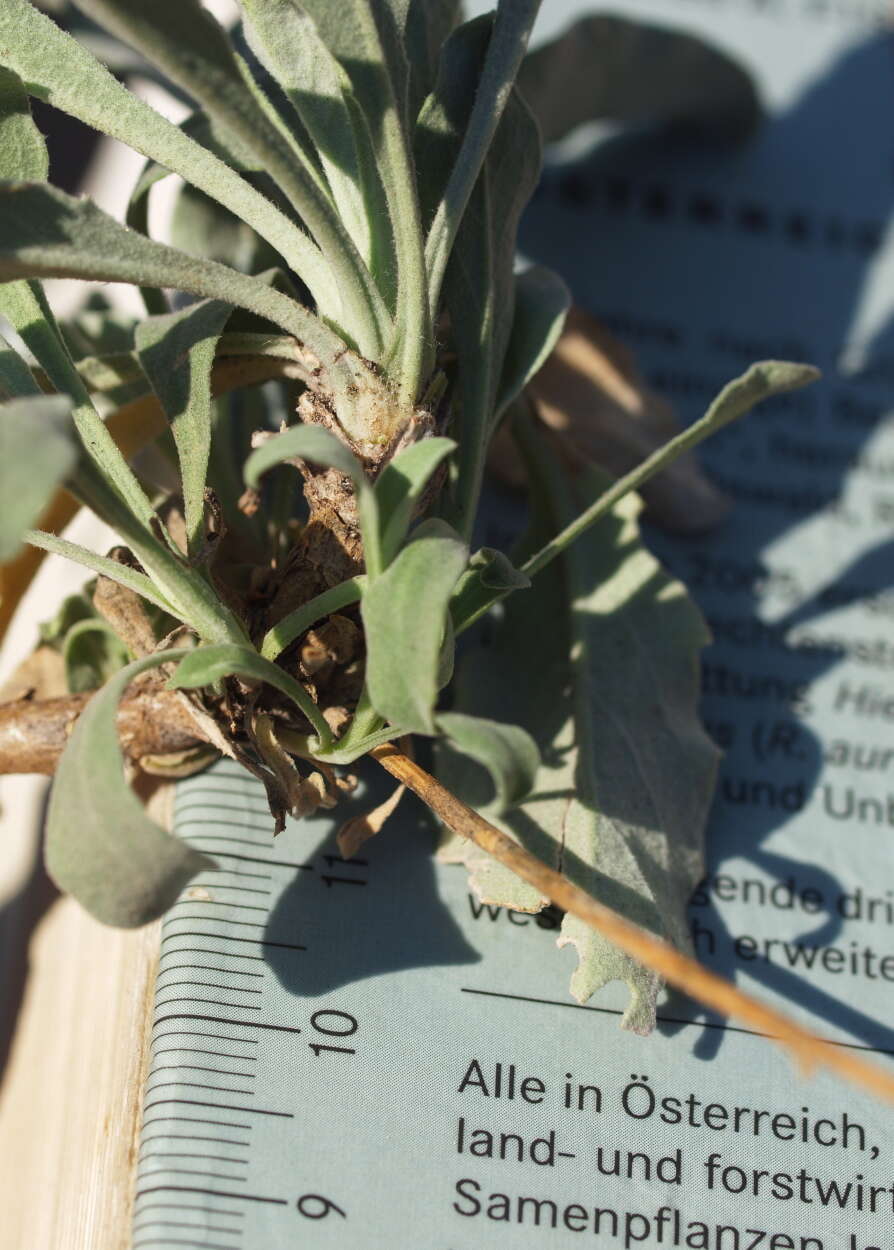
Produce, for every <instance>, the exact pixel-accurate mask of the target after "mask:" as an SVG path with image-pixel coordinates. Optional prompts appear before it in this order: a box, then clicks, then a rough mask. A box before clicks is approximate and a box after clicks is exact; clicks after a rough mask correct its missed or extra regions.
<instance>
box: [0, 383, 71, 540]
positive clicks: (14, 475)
mask: <svg viewBox="0 0 894 1250" xmlns="http://www.w3.org/2000/svg"><path fill="white" fill-rule="evenodd" d="M77 458H78V450H77V443H76V440H75V437H74V429H73V427H72V424H71V401H70V400H69V399H68V397H67V396H65V395H35V396H33V397H29V398H26V399H14V400H12V401H11V402H10V403H6V404H3V405H0V499H2V500H3V507H2V508H0V561H5V560H9V559H10V558H11V557H12V556H14V555H15V553H16V552H17V551H18V550H19V548H20V546H21V545H22V537H23V534H24V532H25V530H27V529H28V527H29V526H31V525H33V524H34V522H35V521H36V520H37V518H38V517H39V516H40V515H41V513H42V512H43V511H44V509H45V507H46V506H47V504H48V503H49V501H50V499H51V498H52V497H53V494H54V493H55V490H56V487H57V486H58V485H59V483H60V482H63V481H64V480H65V478H66V477H67V476H68V474H69V473H70V472H71V471H72V469H73V468H74V466H75V464H76V463H77Z"/></svg>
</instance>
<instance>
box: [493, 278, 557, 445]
mask: <svg viewBox="0 0 894 1250" xmlns="http://www.w3.org/2000/svg"><path fill="white" fill-rule="evenodd" d="M570 306H571V292H570V291H569V290H568V287H567V286H566V285H565V283H564V282H563V281H562V279H561V278H560V277H559V275H558V274H557V273H554V272H553V271H552V269H546V268H544V266H543V265H531V267H530V268H529V269H526V270H524V272H523V273H520V274H518V275H517V276H516V279H515V303H514V307H513V314H512V329H511V330H510V331H509V341H508V343H507V344H506V355H505V357H504V358H503V367H502V371H501V373H500V382H499V386H498V388H497V399H496V404H495V405H494V414H493V419H494V421H497V420H498V419H499V417H500V416H501V415H502V413H503V412H505V411H506V409H507V408H508V406H509V405H510V404H511V403H512V401H513V400H514V399H515V398H516V396H517V395H519V394H520V393H521V392H522V391H523V390H524V388H525V387H526V386H527V385H528V383H529V382H530V380H531V378H533V377H534V375H535V374H536V373H537V371H538V369H539V368H540V366H541V365H542V364H543V363H544V362H545V360H546V358H547V357H548V356H549V354H550V352H551V351H552V350H553V348H554V347H555V345H556V343H557V342H558V341H559V335H560V334H561V333H562V327H563V326H564V324H565V314H566V313H567V312H568V309H569V308H570Z"/></svg>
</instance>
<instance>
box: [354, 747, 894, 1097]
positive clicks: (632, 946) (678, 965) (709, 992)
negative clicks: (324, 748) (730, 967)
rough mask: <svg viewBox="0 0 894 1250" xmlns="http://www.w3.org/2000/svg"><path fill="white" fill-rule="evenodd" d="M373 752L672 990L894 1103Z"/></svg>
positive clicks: (840, 1058) (412, 772) (859, 1069)
mask: <svg viewBox="0 0 894 1250" xmlns="http://www.w3.org/2000/svg"><path fill="white" fill-rule="evenodd" d="M370 754H371V755H372V756H373V757H374V758H375V759H376V760H378V762H379V763H380V764H381V765H382V767H383V768H384V769H386V771H387V772H389V773H391V775H392V776H393V777H396V778H397V779H398V780H399V781H402V782H403V783H404V784H405V785H406V786H408V787H409V789H411V790H412V791H413V792H414V793H415V794H417V795H418V796H419V797H420V798H421V799H422V801H423V802H424V803H426V804H427V806H428V807H430V808H431V810H432V811H433V812H434V813H435V815H436V816H438V817H439V818H440V819H441V820H442V821H443V822H444V824H445V825H446V826H447V827H448V828H449V829H451V830H452V831H453V832H454V833H458V834H459V835H460V837H463V838H468V839H469V840H470V841H471V842H474V843H475V845H476V846H480V847H481V849H482V850H483V851H486V852H487V853H488V854H489V855H492V856H493V858H494V859H496V860H499V862H500V863H501V864H505V865H506V867H507V868H509V869H511V871H512V872H514V873H515V874H516V875H517V876H519V877H521V878H522V880H524V881H527V882H529V883H530V884H531V885H533V886H534V887H535V889H537V890H539V891H540V892H541V894H543V895H545V896H546V897H547V898H549V899H551V900H552V902H553V903H555V904H556V906H557V907H560V908H562V910H563V911H566V912H570V913H571V915H572V916H576V917H577V918H578V919H579V920H582V921H583V922H584V924H587V925H589V926H590V927H591V928H592V929H595V930H596V932H597V933H601V934H602V935H603V937H606V938H608V940H609V941H610V942H612V943H613V944H614V945H615V946H617V947H619V948H620V949H621V950H623V951H625V952H626V953H627V954H628V955H632V956H633V958H634V959H637V960H638V961H639V962H640V963H641V964H645V966H646V967H647V968H651V969H652V970H653V971H655V972H657V973H659V974H660V975H661V976H662V977H664V979H665V980H666V981H667V982H668V983H669V984H671V985H674V986H676V987H677V988H678V989H680V990H683V992H684V993H686V994H688V995H689V996H690V997H692V998H696V999H698V1001H699V1002H701V1003H703V1004H704V1005H705V1006H706V1007H709V1008H711V1010H713V1011H718V1012H720V1013H721V1014H722V1015H724V1016H734V1017H737V1018H738V1019H739V1020H742V1021H744V1023H746V1024H747V1025H748V1026H749V1027H750V1028H752V1029H754V1030H755V1031H756V1032H758V1033H761V1034H763V1035H764V1036H766V1037H769V1038H771V1039H772V1040H773V1041H776V1042H779V1043H780V1044H781V1045H782V1046H783V1047H787V1048H788V1049H789V1050H790V1051H791V1052H792V1053H793V1054H794V1057H795V1059H796V1060H797V1062H798V1064H799V1066H800V1067H801V1068H803V1069H805V1070H808V1071H809V1070H811V1069H813V1068H815V1067H826V1068H829V1069H831V1070H832V1071H833V1072H836V1073H838V1075H840V1076H842V1077H845V1078H846V1079H847V1080H850V1081H853V1082H854V1083H855V1084H858V1085H863V1086H865V1087H866V1088H867V1089H870V1090H872V1091H873V1093H875V1094H880V1095H881V1096H882V1097H884V1098H887V1099H890V1100H891V1101H894V1077H892V1076H891V1075H889V1073H887V1072H885V1071H884V1070H883V1069H882V1068H880V1067H876V1066H875V1065H874V1064H870V1063H867V1062H866V1061H865V1060H863V1059H861V1058H859V1057H858V1056H857V1055H855V1054H853V1053H852V1052H851V1051H849V1050H847V1049H844V1048H842V1047H839V1046H836V1045H834V1044H833V1043H831V1042H826V1041H823V1040H822V1039H821V1038H818V1037H814V1036H813V1035H812V1034H811V1033H808V1032H807V1031H806V1030H805V1029H802V1028H801V1027H800V1026H799V1025H798V1024H796V1023H795V1022H794V1021H793V1020H791V1019H790V1018H789V1017H788V1016H786V1015H784V1014H783V1013H782V1012H780V1011H776V1010H775V1009H774V1008H773V1007H768V1006H766V1005H765V1004H763V1003H761V1002H759V1001H758V1000H757V999H755V998H752V997H751V996H750V995H748V994H744V993H743V992H742V991H741V990H738V989H736V987H735V986H734V985H732V984H731V982H729V981H726V980H724V978H723V977H719V976H717V975H716V974H715V973H713V972H709V971H708V969H707V968H703V967H702V966H701V964H698V963H696V961H695V960H694V959H690V958H689V957H688V956H686V955H683V954H681V953H680V952H679V951H678V950H676V949H675V948H674V947H673V946H671V945H670V944H669V943H667V942H663V941H661V940H660V939H659V938H656V937H653V936H652V934H650V933H647V932H646V930H645V929H641V928H640V927H639V926H638V925H635V924H631V923H630V921H629V920H625V919H624V918H623V916H619V915H618V913H617V912H614V911H612V910H611V909H610V908H608V907H605V906H603V904H602V903H598V902H597V901H596V900H595V899H594V898H592V897H591V896H590V895H589V894H587V893H586V892H585V891H584V890H581V889H580V888H579V887H578V886H576V885H574V883H573V882H571V881H569V880H568V878H567V877H565V876H563V875H562V873H560V872H556V871H555V870H554V869H552V868H549V867H547V865H546V864H544V863H541V861H540V860H539V859H536V858H535V857H534V856H533V855H531V854H530V853H529V852H528V851H526V850H525V849H524V847H522V846H519V844H518V843H517V842H515V841H514V840H513V839H512V838H510V837H508V836H507V835H506V834H505V833H503V832H501V830H499V829H497V828H496V827H495V826H494V825H492V824H490V822H489V821H487V820H485V819H484V817H483V816H479V815H478V813H477V812H474V811H473V810H472V809H471V808H470V807H467V806H466V804H465V803H462V802H461V801H460V800H459V799H457V798H456V797H455V796H454V795H453V794H451V793H450V791H449V790H445V789H444V787H443V786H442V785H441V784H440V783H439V782H438V781H436V780H435V778H434V777H432V776H430V775H429V774H428V773H427V772H425V771H424V770H423V769H422V768H420V767H419V765H418V764H416V763H414V762H413V761H412V760H411V759H409V758H408V757H407V756H406V755H404V754H403V753H402V752H400V751H399V750H398V749H397V748H396V747H394V746H391V744H390V743H389V744H386V745H385V746H381V747H375V748H374V749H373V750H372V751H371V752H370Z"/></svg>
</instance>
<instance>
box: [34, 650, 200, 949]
mask: <svg viewBox="0 0 894 1250" xmlns="http://www.w3.org/2000/svg"><path fill="white" fill-rule="evenodd" d="M182 655H183V652H182V651H163V652H160V653H159V654H157V655H153V656H149V657H147V658H146V659H143V660H137V661H136V662H135V663H133V664H130V665H128V666H127V668H125V669H122V671H121V672H120V673H118V674H117V675H116V676H115V677H113V678H112V680H111V681H110V682H109V683H108V684H107V685H106V686H104V687H103V689H102V690H101V691H99V693H98V694H96V695H94V697H93V698H92V699H91V700H90V702H89V704H88V705H87V707H86V709H85V710H84V712H82V714H81V715H80V717H79V718H78V721H77V724H76V725H75V727H74V731H73V733H72V735H71V738H70V739H69V741H68V744H67V746H66V748H65V750H64V751H63V753H62V758H61V760H60V761H59V766H58V768H57V770H56V778H55V781H54V783H53V789H52V793H51V795H50V806H49V813H48V816H47V842H46V860H47V871H48V872H49V874H50V876H51V877H52V878H53V880H54V881H55V882H56V884H57V885H58V886H59V887H60V889H63V890H66V891H68V893H70V894H73V895H74V896H75V898H76V899H77V900H78V901H79V902H80V903H81V904H82V906H83V907H85V908H86V909H87V911H89V912H90V914H91V915H92V916H95V917H96V919H97V920H100V921H102V923H103V924H110V925H117V926H119V927H121V928H125V929H132V928H136V927H137V926H138V925H143V924H147V923H148V922H149V921H150V920H154V919H156V917H158V916H161V915H162V914H163V913H164V912H165V911H167V909H168V908H169V907H170V906H171V904H172V903H174V902H175V900H176V899H177V896H178V895H179V894H180V891H181V890H182V889H183V887H184V886H185V885H186V884H187V883H188V882H189V881H190V879H191V878H192V877H194V876H195V875H196V873H198V872H201V871H202V870H203V869H207V868H213V867H214V866H215V864H214V860H212V859H209V858H208V857H207V856H205V855H201V854H199V853H198V852H197V851H195V850H193V849H192V848H191V847H189V846H187V845H186V844H185V843H184V842H181V841H180V839H179V838H175V837H171V835H170V834H167V833H165V832H164V830H163V829H161V828H160V827H159V826H158V825H156V824H155V823H154V821H152V820H150V819H149V818H148V817H147V816H146V814H145V812H144V811H143V807H142V805H141V803H140V802H139V800H138V799H137V797H136V795H135V794H134V793H133V792H132V791H131V789H130V787H129V786H128V785H127V783H126V781H125V780H124V761H123V758H122V755H121V748H120V747H119V745H118V735H117V732H116V728H115V717H116V714H117V711H118V702H119V700H120V698H121V696H122V695H123V693H124V691H125V689H126V688H127V686H128V685H129V684H130V682H132V681H133V679H134V678H135V677H138V676H139V674H140V673H143V672H145V671H146V670H147V669H149V668H154V667H156V666H157V665H159V664H164V663H167V662H171V661H174V660H177V659H179V658H180V657H181V656H182Z"/></svg>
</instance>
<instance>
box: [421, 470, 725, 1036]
mask: <svg viewBox="0 0 894 1250" xmlns="http://www.w3.org/2000/svg"><path fill="white" fill-rule="evenodd" d="M603 485H604V483H602V482H601V481H594V480H590V481H589V482H588V483H587V489H588V493H593V492H595V491H597V490H599V489H600V488H601V487H602V486H603ZM571 489H572V488H571V486H570V484H566V486H565V488H564V490H567V491H568V492H570V491H571ZM566 506H567V501H566ZM638 509H639V501H638V500H637V499H636V498H635V497H633V496H628V497H626V498H625V499H624V500H622V501H621V502H620V503H619V504H618V505H616V507H615V509H614V510H613V511H612V512H611V513H610V514H609V515H607V516H605V517H603V519H602V520H601V521H600V522H599V523H598V524H597V525H596V526H595V527H594V528H593V529H592V530H590V531H589V532H588V533H587V534H586V535H585V536H584V538H583V539H582V540H581V541H580V542H578V543H577V544H576V545H575V546H574V547H572V548H571V549H570V551H569V552H568V553H567V554H566V556H565V557H564V560H563V566H564V567H562V566H560V565H559V564H558V562H557V563H555V564H553V565H552V566H550V567H549V568H547V569H545V570H544V572H543V573H541V574H540V575H539V576H538V578H537V580H536V581H535V583H534V587H533V589H532V590H531V591H529V592H528V593H527V594H526V595H525V596H523V598H522V599H520V600H518V601H516V600H514V599H510V601H509V602H508V604H507V607H506V611H505V617H504V619H503V621H502V622H501V624H500V626H499V628H498V630H497V632H496V634H495V636H494V637H493V638H492V639H491V641H490V645H488V646H487V647H481V648H479V649H478V650H477V651H475V652H472V653H471V654H470V655H468V656H467V657H466V659H465V660H464V662H463V664H462V666H461V670H460V675H459V678H458V695H457V700H456V706H457V707H458V708H460V709H461V710H462V711H467V712H470V713H473V714H475V715H483V716H487V715H488V714H493V713H498V714H499V715H500V716H501V718H503V719H510V720H512V721H513V722H516V723H518V724H521V725H523V726H525V727H526V728H528V729H529V730H530V732H531V733H532V735H533V736H534V737H535V739H536V740H537V742H538V745H539V747H540V750H541V755H542V759H543V763H542V764H541V767H540V769H539V771H538V774H537V778H536V782H535V784H534V787H533V789H532V793H531V795H530V796H529V797H528V799H526V800H525V802H524V803H522V804H521V805H520V806H519V807H517V808H515V809H514V810H512V811H511V812H509V813H507V814H506V815H505V816H504V817H502V818H500V817H499V816H497V817H496V823H497V824H499V825H500V827H501V828H503V829H505V830H506V832H508V833H510V834H511V835H513V836H514V837H516V838H517V839H518V840H519V841H520V842H521V843H522V844H523V845H525V846H526V847H527V848H528V850H530V851H532V852H533V853H534V854H535V855H538V856H539V857H540V858H541V859H544V860H545V861H546V862H547V863H549V864H551V865H552V866H554V867H561V869H562V871H564V872H565V873H566V874H567V875H568V876H569V877H570V878H571V879H572V880H573V881H574V882H575V883H576V884H577V885H579V886H581V887H582V888H584V889H586V890H588V891H589V892H590V893H592V894H593V895H594V896H595V897H596V898H598V899H599V900H600V901H601V902H603V903H605V904H606V905H607V906H609V907H612V908H614V909H615V910H617V911H619V912H620V913H621V914H622V915H624V916H626V917H627V918H628V919H630V920H632V921H634V922H636V923H638V924H641V925H643V926H644V927H646V928H647V929H649V930H651V931H652V932H653V933H656V934H657V935H659V936H661V937H664V938H667V939H668V940H670V941H671V942H673V943H674V944H675V945H677V946H679V947H681V948H682V949H684V950H686V949H688V945H689V938H688V930H687V926H686V914H685V909H686V905H687V902H688V899H689V896H690V894H691V892H692V890H693V888H694V887H695V885H696V883H697V881H698V880H699V878H700V876H701V873H702V836H703V829H704V824H705V821H706V818H707V814H708V810H709V806H710V801H711V797H712V793H713V785H714V776H715V770H716V764H717V751H716V749H715V747H714V746H713V744H712V743H711V741H710V739H709V738H708V737H707V735H706V734H705V732H704V730H703V729H702V726H701V723H700V721H699V718H698V711H697V702H698V693H699V681H698V667H697V661H698V654H699V651H700V649H701V648H702V647H703V646H704V645H705V644H706V643H707V642H708V640H709V636H708V633H707V630H706V628H705V625H704V622H703V621H702V618H701V616H700V614H699V612H698V610H697V609H696V608H695V606H694V605H693V603H692V601H691V600H690V599H689V597H688V595H687V593H686V591H685V590H684V588H683V586H682V585H681V584H680V583H679V582H676V581H674V580H673V579H671V578H670V577H668V576H667V574H666V573H664V572H663V570H662V569H661V568H660V566H659V565H658V563H657V562H656V561H655V560H654V558H653V557H652V556H651V555H650V554H649V552H648V551H647V550H646V548H645V547H644V546H643V544H642V542H641V540H640V537H639V530H638V524H637V519H636V517H637V512H638ZM521 665H523V666H524V667H525V670H526V680H525V682H519V681H518V672H519V667H520V666H521ZM442 776H443V778H444V780H445V783H446V784H447V785H448V786H451V788H453V789H454V791H455V792H458V793H459V794H460V796H461V797H463V798H465V799H466V801H467V802H470V803H471V804H472V805H473V806H475V805H476V804H480V803H481V801H482V800H484V802H485V803H486V802H487V798H488V790H487V786H486V783H483V781H482V777H481V776H480V773H476V772H475V770H474V769H470V768H469V767H468V766H467V765H465V764H463V763H458V762H457V760H456V758H455V757H451V756H449V755H448V756H446V757H445V759H444V768H443V773H442ZM484 810H485V812H486V814H488V815H490V811H489V810H488V808H487V807H486V806H485V809H484ZM442 855H443V857H444V858H446V859H448V860H454V861H461V862H464V863H465V864H466V866H467V867H468V869H469V871H470V874H471V883H472V886H473V888H474V890H475V891H476V893H477V894H478V895H479V896H480V897H481V898H482V899H484V900H485V901H487V902H489V903H496V904H500V905H503V906H506V907H511V908H514V909H516V910H520V911H537V910H539V909H540V907H541V906H542V905H543V903H544V902H545V900H543V899H541V898H540V897H538V894H537V891H536V890H534V889H533V888H532V887H530V886H527V885H525V884H524V883H522V882H520V881H519V880H518V879H517V878H515V877H514V876H513V875H512V874H511V873H509V872H508V871H507V870H505V869H503V868H502V867H501V866H499V865H496V864H493V863H492V862H491V861H489V860H488V858H487V857H486V856H484V855H483V854H482V853H480V852H477V851H475V850H474V849H469V848H468V845H467V844H466V846H460V845H459V843H458V840H456V839H453V840H451V841H448V843H447V844H446V845H445V847H444V849H443V851H442ZM568 943H570V944H572V945H573V946H574V947H575V948H576V950H577V953H578V966H577V969H576V971H575V972H574V974H573V976H572V979H571V992H572V994H573V995H574V997H575V998H576V999H577V1000H578V1001H579V1002H585V1001H586V1000H587V999H588V998H590V996H591V995H592V994H594V993H595V992H596V991H597V990H599V989H600V988H601V987H602V986H603V985H605V984H606V983H607V982H609V981H613V980H620V981H623V982H626V984H627V985H628V987H629V989H630V996H631V997H630V1002H629V1005H628V1008H627V1011H626V1013H625V1015H624V1018H623V1021H622V1023H623V1025H624V1026H625V1027H627V1028H630V1029H633V1030H634V1031H636V1032H640V1033H647V1032H649V1031H650V1030H651V1028H652V1027H653V1026H654V1020H655V1004H656V998H657V995H658V992H659V989H660V983H659V981H658V979H657V978H656V977H655V976H654V975H653V974H652V973H651V972H649V971H648V970H646V969H645V968H643V967H642V966H640V965H639V964H637V963H636V962H635V961H634V960H632V959H630V958H629V957H628V956H626V955H624V954H623V953H621V952H619V951H618V950H617V949H616V948H614V947H613V946H611V944H610V943H608V942H606V941H605V940H604V939H603V938H601V937H600V936H599V935H597V934H596V933H594V932H593V931H592V930H590V929H589V928H587V927H586V926H584V925H582V924H581V923H580V922H578V921H576V920H574V919H573V918H572V917H566V918H565V920H564V922H563V926H562V932H561V936H560V938H559V944H560V945H565V944H568Z"/></svg>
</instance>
